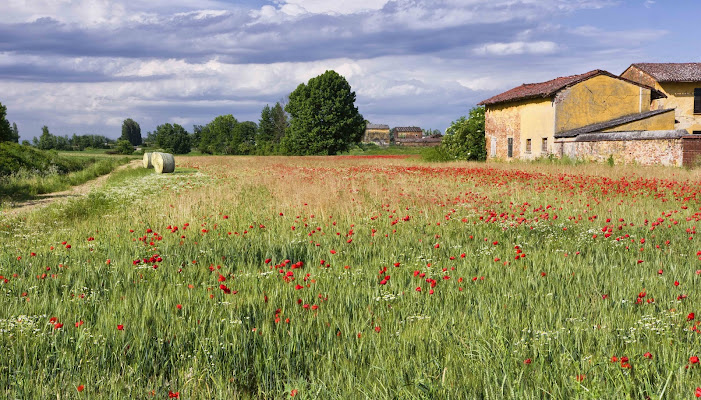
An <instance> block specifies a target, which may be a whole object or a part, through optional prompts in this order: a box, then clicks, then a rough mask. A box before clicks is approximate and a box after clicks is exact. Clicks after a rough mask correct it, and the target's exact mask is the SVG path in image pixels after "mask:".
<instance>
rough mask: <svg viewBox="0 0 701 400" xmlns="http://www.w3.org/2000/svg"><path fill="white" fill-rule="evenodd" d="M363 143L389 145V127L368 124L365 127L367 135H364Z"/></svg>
mask: <svg viewBox="0 0 701 400" xmlns="http://www.w3.org/2000/svg"><path fill="white" fill-rule="evenodd" d="M362 141H363V142H364V143H375V144H377V145H380V146H387V145H389V142H390V135H389V125H384V124H371V123H368V124H367V125H365V134H363V140H362Z"/></svg>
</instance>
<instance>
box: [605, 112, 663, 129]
mask: <svg viewBox="0 0 701 400" xmlns="http://www.w3.org/2000/svg"><path fill="white" fill-rule="evenodd" d="M672 129H674V112H673V111H670V112H666V113H664V114H658V115H653V116H652V117H649V118H645V119H641V120H638V121H633V122H630V123H627V124H623V125H618V126H616V127H613V128H610V129H606V130H604V131H603V132H626V131H666V130H672Z"/></svg>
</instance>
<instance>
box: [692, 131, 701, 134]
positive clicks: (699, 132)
mask: <svg viewBox="0 0 701 400" xmlns="http://www.w3.org/2000/svg"><path fill="white" fill-rule="evenodd" d="M691 134H692V135H701V131H691Z"/></svg>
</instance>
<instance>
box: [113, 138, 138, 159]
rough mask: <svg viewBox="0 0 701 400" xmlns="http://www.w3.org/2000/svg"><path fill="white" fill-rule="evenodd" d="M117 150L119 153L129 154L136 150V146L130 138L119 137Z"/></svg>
mask: <svg viewBox="0 0 701 400" xmlns="http://www.w3.org/2000/svg"><path fill="white" fill-rule="evenodd" d="M115 150H116V151H117V153H119V154H126V155H129V154H131V153H133V152H134V146H133V145H132V144H131V142H130V141H128V140H123V139H119V140H117V147H116V148H115Z"/></svg>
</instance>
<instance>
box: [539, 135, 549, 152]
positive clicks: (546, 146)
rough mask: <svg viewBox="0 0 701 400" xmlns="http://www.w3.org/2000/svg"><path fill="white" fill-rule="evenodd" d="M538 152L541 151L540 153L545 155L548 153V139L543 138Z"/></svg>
mask: <svg viewBox="0 0 701 400" xmlns="http://www.w3.org/2000/svg"><path fill="white" fill-rule="evenodd" d="M540 151H541V152H542V153H547V152H548V138H546V137H544V138H543V144H542V146H541V148H540Z"/></svg>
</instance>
